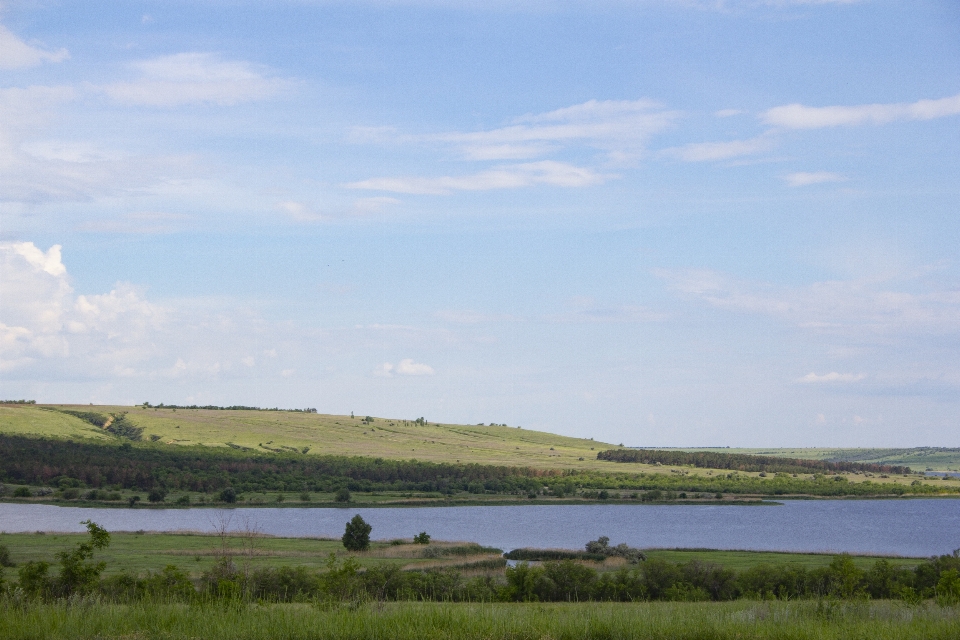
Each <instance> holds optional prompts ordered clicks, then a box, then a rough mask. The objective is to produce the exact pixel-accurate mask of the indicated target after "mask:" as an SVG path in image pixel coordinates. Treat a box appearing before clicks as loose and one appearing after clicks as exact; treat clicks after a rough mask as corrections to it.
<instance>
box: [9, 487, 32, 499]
mask: <svg viewBox="0 0 960 640" xmlns="http://www.w3.org/2000/svg"><path fill="white" fill-rule="evenodd" d="M31 495H33V494H32V493H30V487H17V488H16V489H15V490H14V492H13V497H14V498H29V497H30V496H31Z"/></svg>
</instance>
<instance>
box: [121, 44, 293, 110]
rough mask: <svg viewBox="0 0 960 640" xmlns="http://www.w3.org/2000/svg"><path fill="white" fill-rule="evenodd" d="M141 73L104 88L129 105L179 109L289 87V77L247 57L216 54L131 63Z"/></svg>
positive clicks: (223, 102) (255, 96) (233, 101)
mask: <svg viewBox="0 0 960 640" xmlns="http://www.w3.org/2000/svg"><path fill="white" fill-rule="evenodd" d="M130 67H131V68H132V69H134V70H135V71H137V72H139V74H140V77H139V78H138V79H136V80H135V81H133V82H118V83H114V84H109V85H106V86H104V87H103V91H104V92H105V93H106V94H107V95H108V96H109V97H110V98H112V99H113V100H116V101H117V102H120V103H123V104H129V105H142V106H152V107H176V106H181V105H186V104H215V105H221V106H227V105H234V104H238V103H241V102H249V101H252V100H263V99H266V98H271V97H273V96H275V95H276V94H278V93H280V92H281V91H283V90H284V89H286V88H288V87H289V85H290V83H289V82H288V81H287V80H283V79H280V78H274V77H270V76H268V75H267V74H266V72H265V70H264V69H261V68H259V67H257V66H256V65H253V64H251V63H249V62H245V61H241V60H224V59H223V58H221V57H220V56H219V55H217V54H214V53H177V54H174V55H168V56H160V57H157V58H152V59H150V60H141V61H139V62H134V63H131V65H130Z"/></svg>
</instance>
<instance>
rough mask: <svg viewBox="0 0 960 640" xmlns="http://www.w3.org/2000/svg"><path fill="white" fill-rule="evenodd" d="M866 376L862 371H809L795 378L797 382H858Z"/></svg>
mask: <svg viewBox="0 0 960 640" xmlns="http://www.w3.org/2000/svg"><path fill="white" fill-rule="evenodd" d="M866 377H867V376H866V375H865V374H863V373H837V372H836V371H831V372H830V373H825V374H823V375H817V374H816V373H814V372H812V371H811V372H810V373H808V374H807V375H805V376H803V377H802V378H797V382H804V383H808V384H809V383H823V382H860V381H861V380H863V379H864V378H866Z"/></svg>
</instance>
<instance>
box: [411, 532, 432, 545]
mask: <svg viewBox="0 0 960 640" xmlns="http://www.w3.org/2000/svg"><path fill="white" fill-rule="evenodd" d="M413 542H414V544H430V534H429V533H427V532H426V531H421V532H420V533H418V534H417V535H415V536H413Z"/></svg>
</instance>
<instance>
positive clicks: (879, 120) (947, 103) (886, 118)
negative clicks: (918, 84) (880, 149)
mask: <svg viewBox="0 0 960 640" xmlns="http://www.w3.org/2000/svg"><path fill="white" fill-rule="evenodd" d="M958 114H960V94H957V95H955V96H950V97H947V98H940V99H938V100H918V101H917V102H911V103H891V104H865V105H855V106H831V107H808V106H805V105H802V104H788V105H783V106H780V107H774V108H772V109H769V110H768V111H766V112H765V113H764V114H763V116H762V120H763V121H764V122H765V123H767V124H770V125H773V126H775V127H784V128H787V129H822V128H824V127H839V126H858V125H863V124H886V123H889V122H894V121H897V120H932V119H934V118H943V117H947V116H954V115H958Z"/></svg>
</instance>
